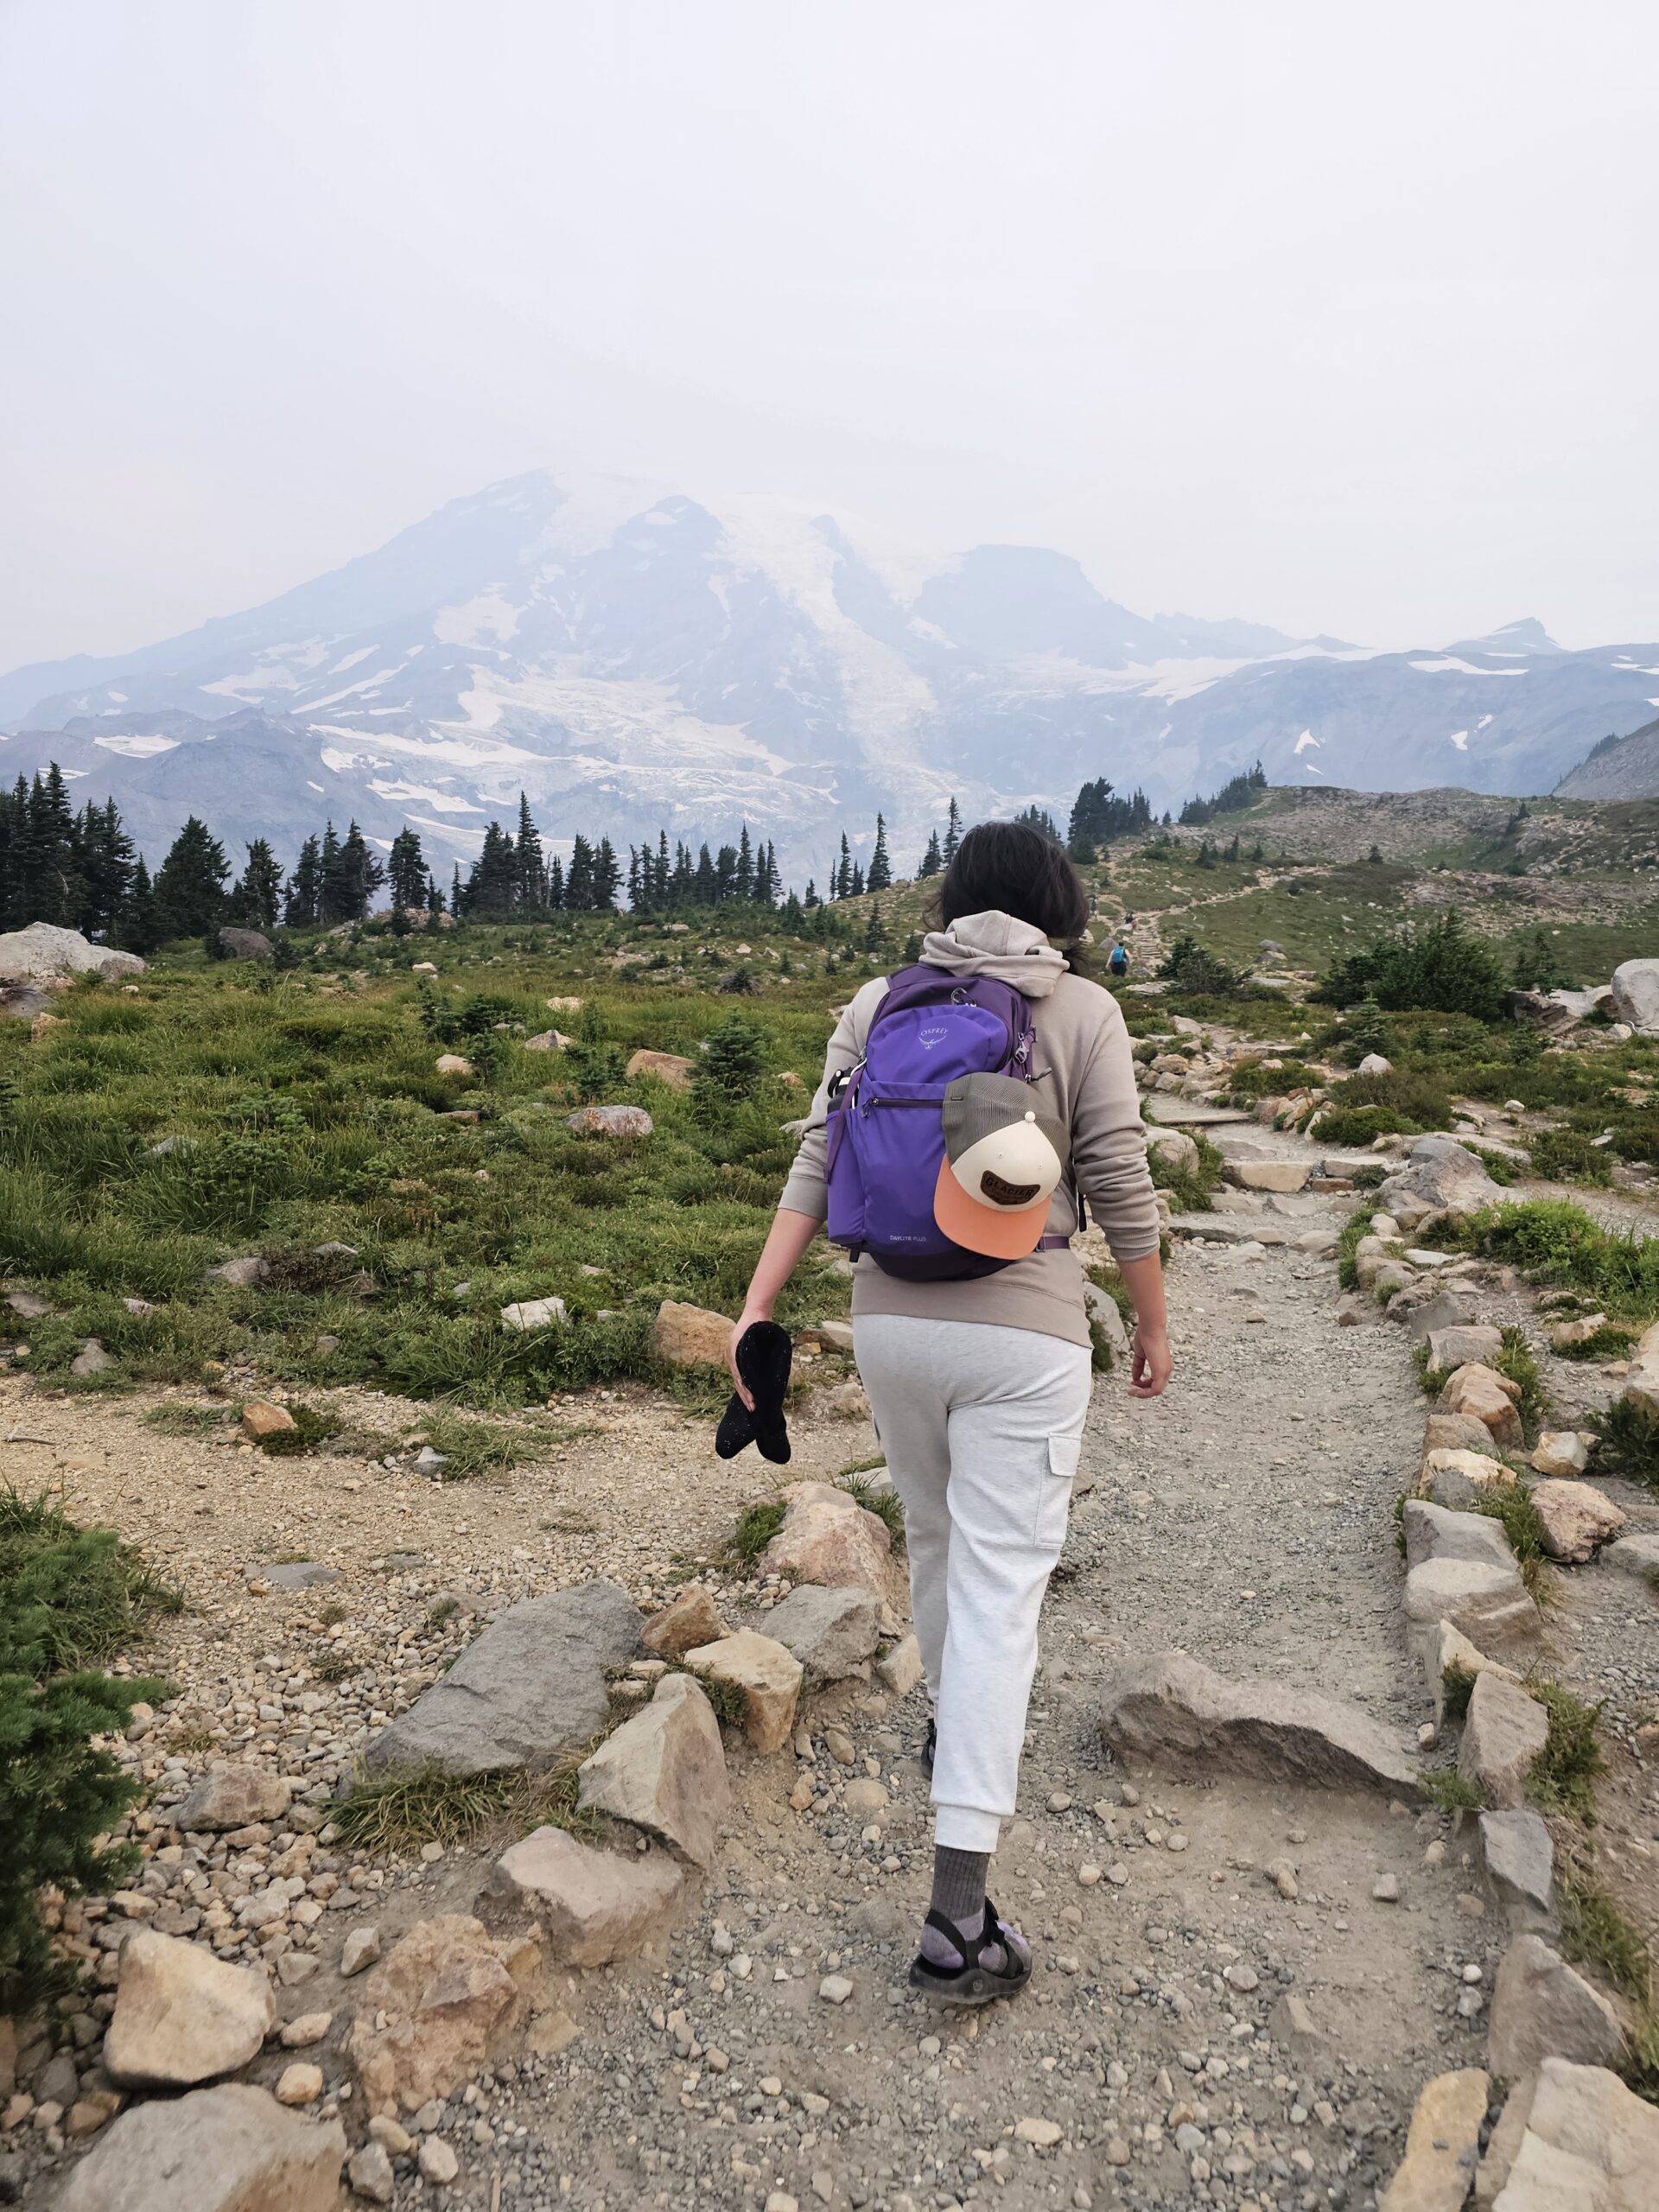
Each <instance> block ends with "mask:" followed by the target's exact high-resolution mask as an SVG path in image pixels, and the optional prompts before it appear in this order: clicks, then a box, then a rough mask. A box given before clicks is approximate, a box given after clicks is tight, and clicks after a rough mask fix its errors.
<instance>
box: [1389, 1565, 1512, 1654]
mask: <svg viewBox="0 0 1659 2212" xmlns="http://www.w3.org/2000/svg"><path fill="white" fill-rule="evenodd" d="M1405 1607H1406V1623H1407V1627H1408V1631H1409V1633H1410V1637H1411V1641H1412V1643H1413V1646H1414V1648H1422V1647H1423V1646H1424V1645H1425V1644H1426V1643H1427V1641H1429V1640H1430V1639H1432V1638H1433V1637H1435V1636H1437V1635H1438V1633H1439V1630H1440V1623H1441V1622H1442V1621H1450V1622H1451V1624H1452V1627H1453V1628H1455V1629H1458V1630H1460V1631H1461V1632H1462V1633H1463V1634H1464V1635H1465V1636H1466V1637H1468V1638H1469V1640H1470V1642H1471V1643H1475V1644H1478V1646H1479V1648H1480V1649H1481V1650H1483V1651H1515V1650H1518V1649H1522V1648H1524V1647H1525V1646H1527V1645H1529V1644H1530V1643H1532V1642H1533V1640H1534V1639H1535V1637H1536V1636H1537V1634H1538V1608H1537V1606H1536V1605H1534V1603H1533V1601H1532V1599H1531V1598H1530V1597H1529V1595H1528V1592H1527V1586H1526V1585H1525V1583H1523V1582H1522V1580H1521V1577H1520V1574H1519V1573H1517V1571H1516V1569H1515V1568H1514V1567H1495V1566H1492V1565H1491V1564H1490V1563H1488V1562H1487V1561H1485V1560H1474V1559H1426V1560H1424V1561H1423V1563H1422V1565H1421V1567H1413V1568H1412V1570H1411V1572H1410V1573H1409V1574H1408V1575H1407V1577H1406V1587H1405Z"/></svg>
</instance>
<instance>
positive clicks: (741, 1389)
mask: <svg viewBox="0 0 1659 2212" xmlns="http://www.w3.org/2000/svg"><path fill="white" fill-rule="evenodd" d="M771 1319H772V1314H771V1312H770V1310H769V1309H768V1308H766V1307H765V1306H745V1307H744V1308H743V1311H742V1312H741V1313H740V1314H739V1315H738V1317H737V1319H736V1320H735V1321H734V1323H733V1325H732V1333H731V1335H730V1336H729V1337H728V1338H727V1339H726V1364H727V1366H728V1368H729V1369H730V1370H731V1376H732V1381H733V1383H734V1385H735V1386H736V1389H737V1395H738V1396H739V1397H740V1398H741V1400H742V1401H743V1403H744V1405H745V1406H746V1407H747V1408H748V1410H749V1412H750V1413H753V1411H754V1393H753V1390H751V1389H750V1388H749V1386H748V1384H747V1383H746V1382H745V1381H744V1380H743V1377H742V1376H741V1375H740V1374H739V1373H738V1371H737V1348H738V1346H739V1344H741V1343H742V1341H743V1338H744V1336H745V1334H746V1333H747V1331H749V1330H750V1329H752V1328H753V1326H754V1324H755V1323H756V1322H757V1321H770V1320H771Z"/></svg>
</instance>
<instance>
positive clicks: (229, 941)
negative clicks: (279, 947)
mask: <svg viewBox="0 0 1659 2212" xmlns="http://www.w3.org/2000/svg"><path fill="white" fill-rule="evenodd" d="M219 950H220V951H221V952H222V953H223V954H224V956H225V957H226V959H227V960H269V959H270V958H271V957H272V953H271V944H270V938H268V937H266V936H265V935H264V931H260V930H238V929H232V928H231V926H230V925H229V924H228V923H227V924H226V926H225V927H224V928H223V929H222V930H220V931H219Z"/></svg>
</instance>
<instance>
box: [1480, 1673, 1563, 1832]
mask: <svg viewBox="0 0 1659 2212" xmlns="http://www.w3.org/2000/svg"><path fill="white" fill-rule="evenodd" d="M1548 1737H1549V1715H1548V1713H1546V1712H1545V1711H1544V1708H1543V1707H1542V1706H1541V1705H1540V1704H1539V1703H1538V1700H1536V1699H1535V1698H1532V1697H1529V1696H1528V1694H1527V1693H1526V1691H1525V1690H1524V1689H1522V1687H1521V1685H1520V1683H1519V1682H1511V1681H1505V1680H1504V1678H1503V1675H1497V1674H1494V1673H1492V1672H1491V1670H1490V1669H1487V1670H1484V1671H1483V1672H1482V1673H1480V1674H1478V1675H1476V1677H1475V1686H1474V1688H1473V1689H1472V1690H1471V1692H1470V1694H1469V1711H1468V1713H1467V1716H1466V1717H1465V1720H1464V1724H1463V1741H1462V1743H1461V1744H1459V1746H1458V1772H1459V1774H1460V1775H1461V1776H1462V1777H1463V1778H1464V1780H1465V1782H1467V1783H1471V1784H1472V1785H1473V1787H1474V1788H1475V1789H1478V1790H1479V1792H1480V1793H1481V1795H1482V1796H1483V1797H1484V1799H1485V1801H1486V1802H1487V1803H1488V1804H1489V1805H1491V1806H1494V1807H1496V1808H1499V1809H1500V1810H1512V1809H1513V1808H1516V1807H1517V1806H1520V1805H1522V1804H1524V1803H1525V1802H1526V1795H1527V1777H1528V1776H1529V1774H1530V1773H1531V1772H1532V1770H1533V1767H1534V1765H1535V1763H1536V1761H1537V1758H1538V1755H1539V1753H1540V1752H1541V1751H1542V1750H1543V1748H1544V1745H1545V1744H1546V1742H1547V1741H1548Z"/></svg>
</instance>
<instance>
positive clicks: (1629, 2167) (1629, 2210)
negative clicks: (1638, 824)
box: [1488, 961, 1659, 2212]
mask: <svg viewBox="0 0 1659 2212" xmlns="http://www.w3.org/2000/svg"><path fill="white" fill-rule="evenodd" d="M1649 964H1650V965H1652V966H1655V967H1659V961H1655V962H1653V963H1649ZM1521 2094H1523V2093H1522V2091H1521V2090H1517V2091H1516V2095H1521ZM1507 2109H1508V2108H1507V2107H1505V2112H1506V2116H1507ZM1525 2113H1526V2126H1525V2132H1524V2133H1522V2136H1521V2139H1520V2143H1519V2145H1518V2147H1517V2148H1516V2151H1515V2152H1514V2158H1513V2163H1512V2164H1510V2169H1509V2172H1508V2176H1507V2178H1506V2180H1505V2182H1504V2184H1503V2191H1502V2193H1501V2195H1499V2196H1497V2199H1496V2207H1495V2212H1654V2207H1655V2206H1656V2205H1659V2106H1654V2105H1651V2104H1649V2103H1648V2102H1647V2101H1646V2100H1645V2099H1644V2098H1642V2097H1638V2096H1637V2095H1636V2094H1635V2093H1634V2091H1632V2090H1630V2089H1628V2088H1626V2087H1625V2085H1624V2082H1621V2081H1620V2080H1619V2078H1618V2075H1617V2074H1613V2073H1611V2072H1609V2070H1608V2069H1606V2068H1605V2066H1575V2065H1573V2063H1572V2062H1571V2061H1570V2060H1568V2059H1567V2058H1555V2057H1552V2058H1546V2059H1545V2060H1544V2062H1543V2063H1542V2065H1541V2067H1540V2068H1539V2069H1538V2078H1537V2082H1536V2083H1535V2085H1534V2086H1533V2087H1532V2089H1531V2093H1530V2095H1529V2097H1528V2098H1527V2100H1526V2105H1525ZM1500 2126H1501V2123H1500ZM1488 2156H1489V2157H1490V2156H1491V2152H1490V2151H1489V2152H1488Z"/></svg>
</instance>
